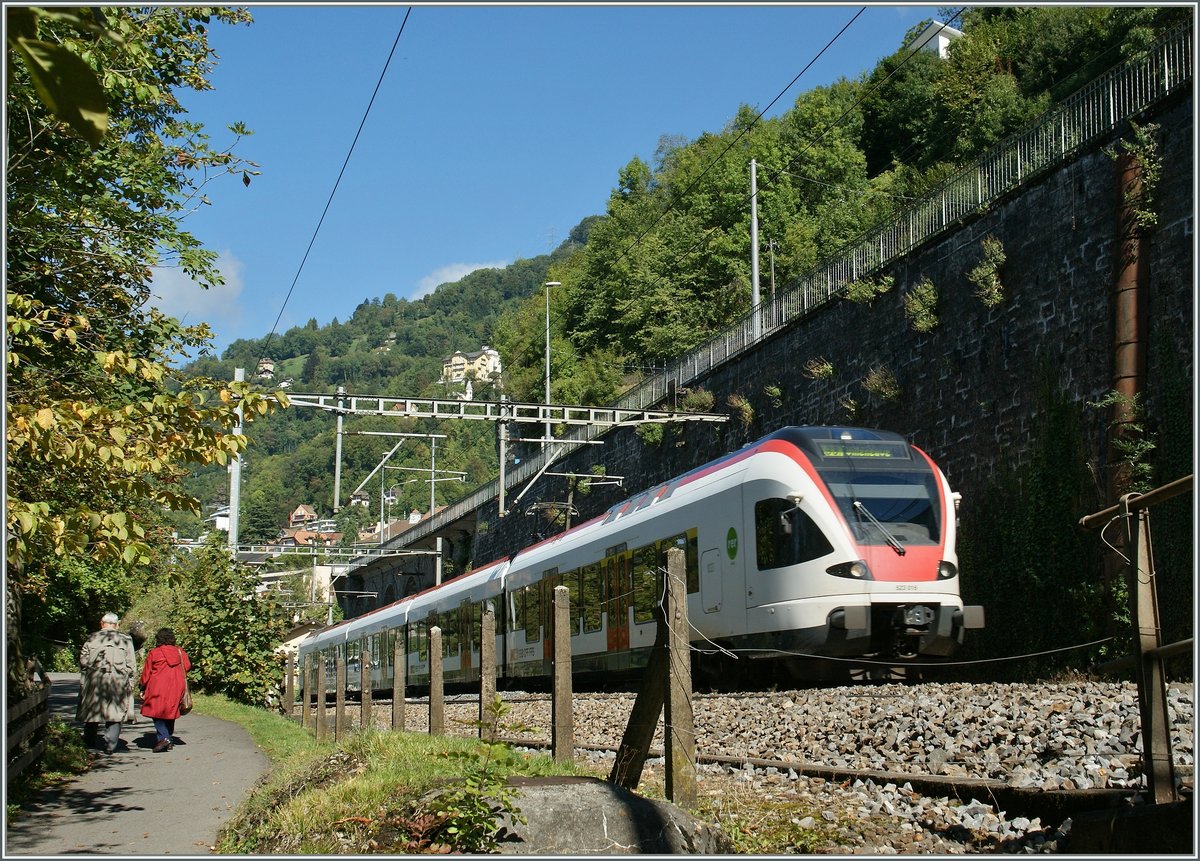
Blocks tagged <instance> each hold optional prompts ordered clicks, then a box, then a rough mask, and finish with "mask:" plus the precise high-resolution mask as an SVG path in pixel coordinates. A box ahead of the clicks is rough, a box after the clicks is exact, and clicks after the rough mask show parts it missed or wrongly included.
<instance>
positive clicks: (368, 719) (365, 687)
mask: <svg viewBox="0 0 1200 861" xmlns="http://www.w3.org/2000/svg"><path fill="white" fill-rule="evenodd" d="M358 689H359V690H360V691H361V692H362V693H361V694H360V695H359V704H360V705H361V706H362V708H361V709H360V713H359V718H358V725H359V726H360V727H362V728H363V729H366V728H367V727H369V726H372V725H373V724H374V723H375V715H374V714H373V713H372V709H373V703H372V699H373V697H372V692H371V653H370V652H369V651H368V650H366V649H363V653H362V662H361V664H360V665H359V673H358Z"/></svg>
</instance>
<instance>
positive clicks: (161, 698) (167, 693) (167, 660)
mask: <svg viewBox="0 0 1200 861" xmlns="http://www.w3.org/2000/svg"><path fill="white" fill-rule="evenodd" d="M154 644H155V645H154V648H153V649H151V650H150V654H148V655H146V663H145V665H144V666H143V667H142V681H141V688H142V714H143V715H145V716H146V717H148V718H152V719H153V720H154V731H155V733H156V735H157V740H156V741H155V743H154V752H155V753H162V752H163V751H165V750H170V749H171V748H173V747H175V745H174V743H173V742H172V741H171V736H172V735H173V734H174V732H175V718H177V717H179V701H180V700H181V699H182V698H183V689H184V685H185V684H186V683H187V679H186V677H185V676H184V673H186V672H187V671H188V670H190V669H191V668H192V662H191V661H189V660H188V656H187V653H186V652H185V651H184V650H183V649H181V648H179V646H177V645H175V632H174V631H172V630H171V629H170V628H161V629H160V630H159V632H158V633H157V634H155V635H154Z"/></svg>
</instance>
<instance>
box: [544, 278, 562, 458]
mask: <svg viewBox="0 0 1200 861" xmlns="http://www.w3.org/2000/svg"><path fill="white" fill-rule="evenodd" d="M544 286H545V287H546V436H545V439H546V440H549V439H550V288H551V287H561V286H562V282H561V281H547V282H546V283H545V285H544ZM545 447H546V444H545V443H542V448H545Z"/></svg>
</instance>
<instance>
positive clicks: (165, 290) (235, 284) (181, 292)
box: [150, 251, 245, 332]
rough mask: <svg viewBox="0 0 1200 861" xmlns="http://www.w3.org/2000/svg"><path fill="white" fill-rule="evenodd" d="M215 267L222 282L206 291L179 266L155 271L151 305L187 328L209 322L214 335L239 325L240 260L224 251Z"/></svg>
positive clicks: (218, 257)
mask: <svg viewBox="0 0 1200 861" xmlns="http://www.w3.org/2000/svg"><path fill="white" fill-rule="evenodd" d="M216 265H217V269H218V270H219V271H220V272H221V274H222V275H223V276H224V278H225V283H224V284H222V285H220V286H218V287H210V288H208V289H207V290H205V289H203V288H202V287H201V286H200V285H199V284H197V283H196V282H195V281H193V280H192V279H191V278H189V277H188V276H187V275H186V274H185V273H184V271H183V270H182V269H180V268H178V267H171V268H158V269H155V270H154V278H153V281H152V282H151V284H150V292H151V294H152V295H151V299H150V304H151V305H153V306H154V307H156V308H158V310H160V311H162V312H163V313H164V314H167V315H169V316H171V317H174V318H176V319H177V320H180V321H182V322H183V324H184V325H186V326H194V325H196V324H197V323H208V325H209V327H210V328H212V330H213V331H214V332H219V331H221V330H223V329H227V328H229V327H231V326H234V325H236V324H238V323H240V322H241V320H242V311H243V309H242V307H241V305H240V304H239V302H238V300H239V297H240V296H241V295H242V289H243V287H244V286H245V285H244V283H243V281H242V268H243V264H242V261H240V260H238V259H237V258H236V257H234V256H233V254H232V253H230V252H228V251H223V252H221V253H220V254H218V255H217V263H216Z"/></svg>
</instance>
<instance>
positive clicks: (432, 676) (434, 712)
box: [429, 625, 446, 735]
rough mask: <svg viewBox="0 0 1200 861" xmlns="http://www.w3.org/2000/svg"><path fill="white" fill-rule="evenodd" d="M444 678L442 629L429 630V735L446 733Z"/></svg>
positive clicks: (434, 627)
mask: <svg viewBox="0 0 1200 861" xmlns="http://www.w3.org/2000/svg"><path fill="white" fill-rule="evenodd" d="M442 680H443V676H442V629H441V628H439V627H438V626H437V625H434V626H433V627H432V628H430V629H429V734H430V735H444V734H445V732H446V687H445V684H444V683H443V681H442Z"/></svg>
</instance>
